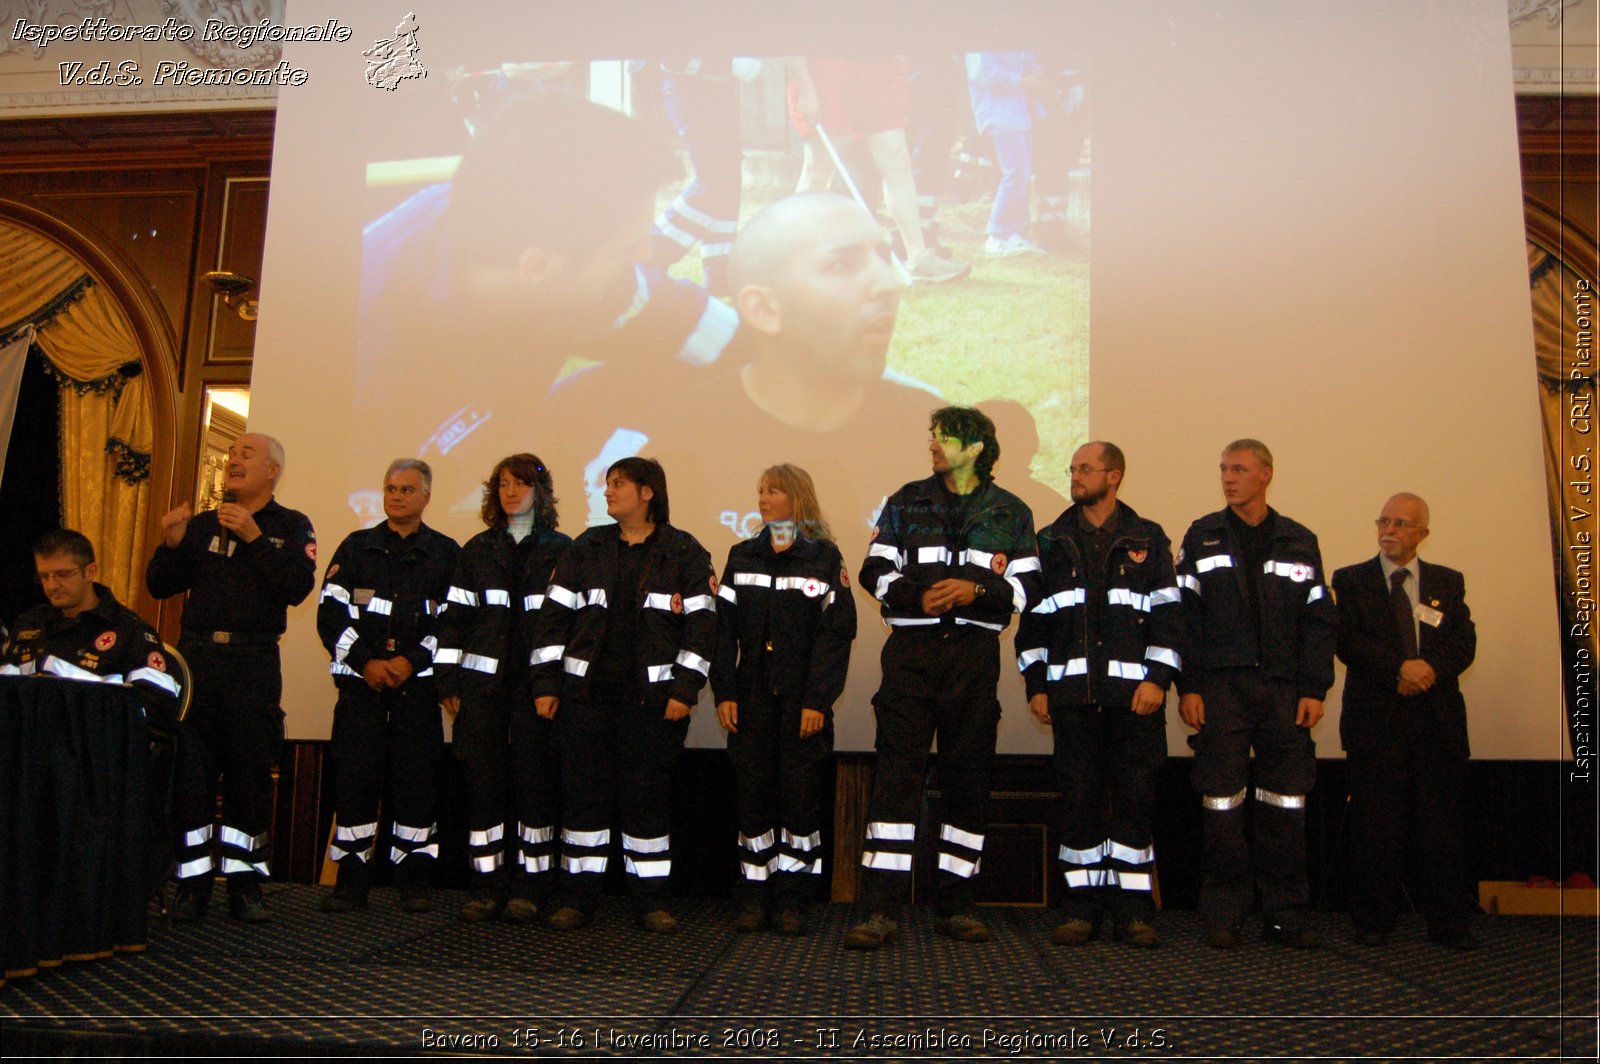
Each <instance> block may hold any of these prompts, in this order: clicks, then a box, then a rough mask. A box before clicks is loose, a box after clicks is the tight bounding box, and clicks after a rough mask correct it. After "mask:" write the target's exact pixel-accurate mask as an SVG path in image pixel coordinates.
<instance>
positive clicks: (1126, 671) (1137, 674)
mask: <svg viewBox="0 0 1600 1064" xmlns="http://www.w3.org/2000/svg"><path fill="white" fill-rule="evenodd" d="M1149 671H1150V670H1149V669H1147V668H1145V666H1144V665H1143V664H1141V663H1139V662H1137V661H1108V662H1106V675H1107V676H1111V677H1115V678H1116V679H1118V680H1142V679H1144V678H1145V676H1146V675H1148V674H1149Z"/></svg>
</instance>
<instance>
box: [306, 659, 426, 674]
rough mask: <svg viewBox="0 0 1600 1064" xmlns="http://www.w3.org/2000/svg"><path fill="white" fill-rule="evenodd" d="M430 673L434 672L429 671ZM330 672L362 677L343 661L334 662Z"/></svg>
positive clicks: (330, 666) (329, 669)
mask: <svg viewBox="0 0 1600 1064" xmlns="http://www.w3.org/2000/svg"><path fill="white" fill-rule="evenodd" d="M428 671H429V672H432V671H433V670H432V669H429V670H428ZM328 672H329V674H331V675H333V676H355V677H360V675H361V674H360V673H359V672H357V671H356V670H354V669H352V668H351V667H350V666H348V665H346V664H345V663H344V662H342V661H335V662H332V663H331V664H329V666H328Z"/></svg>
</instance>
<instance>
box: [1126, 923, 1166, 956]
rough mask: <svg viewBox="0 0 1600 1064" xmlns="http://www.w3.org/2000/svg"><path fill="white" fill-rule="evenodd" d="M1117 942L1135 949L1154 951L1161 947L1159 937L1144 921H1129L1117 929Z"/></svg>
mask: <svg viewBox="0 0 1600 1064" xmlns="http://www.w3.org/2000/svg"><path fill="white" fill-rule="evenodd" d="M1117 941H1118V942H1125V943H1127V944H1128V945H1130V946H1132V947H1134V948H1135V949H1155V948H1156V947H1157V946H1159V945H1161V936H1160V935H1158V934H1156V929H1155V928H1153V927H1151V926H1150V925H1149V924H1148V923H1147V922H1145V921H1144V920H1129V921H1128V922H1127V923H1125V924H1123V925H1122V926H1121V927H1119V928H1117Z"/></svg>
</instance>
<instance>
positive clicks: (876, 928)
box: [844, 913, 900, 949]
mask: <svg viewBox="0 0 1600 1064" xmlns="http://www.w3.org/2000/svg"><path fill="white" fill-rule="evenodd" d="M899 929H900V925H899V924H897V923H895V922H894V921H893V920H891V919H889V918H888V917H887V916H885V915H884V914H883V913H873V914H872V916H871V918H870V919H867V920H863V921H862V922H861V923H859V924H857V925H856V926H854V927H852V928H851V929H850V930H849V931H847V932H845V936H844V948H845V949H877V948H878V947H880V946H882V945H884V944H885V943H888V942H890V941H892V940H893V939H894V933H895V932H896V931H898V930H899Z"/></svg>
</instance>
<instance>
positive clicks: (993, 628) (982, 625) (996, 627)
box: [956, 617, 1006, 632]
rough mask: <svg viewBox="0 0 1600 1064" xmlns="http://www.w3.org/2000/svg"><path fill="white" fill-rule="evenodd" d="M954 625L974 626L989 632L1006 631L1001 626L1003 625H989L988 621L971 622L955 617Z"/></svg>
mask: <svg viewBox="0 0 1600 1064" xmlns="http://www.w3.org/2000/svg"><path fill="white" fill-rule="evenodd" d="M956 623H957V624H975V625H977V626H978V627H979V628H987V629H989V630H990V631H991V632H1003V631H1005V630H1006V626H1005V625H1003V624H991V623H989V622H988V621H972V620H968V619H967V618H965V617H957V618H956Z"/></svg>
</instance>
